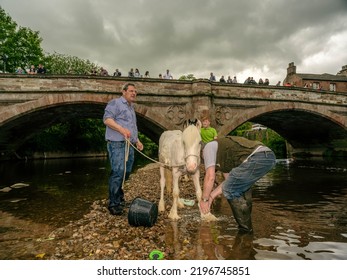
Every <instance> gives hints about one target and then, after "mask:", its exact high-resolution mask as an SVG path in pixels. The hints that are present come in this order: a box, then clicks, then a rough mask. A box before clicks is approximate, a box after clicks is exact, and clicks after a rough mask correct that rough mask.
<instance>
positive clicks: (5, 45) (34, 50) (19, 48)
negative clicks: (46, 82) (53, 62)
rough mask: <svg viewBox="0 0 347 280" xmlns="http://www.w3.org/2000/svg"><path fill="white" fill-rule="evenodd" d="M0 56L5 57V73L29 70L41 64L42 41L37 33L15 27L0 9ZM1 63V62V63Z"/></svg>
mask: <svg viewBox="0 0 347 280" xmlns="http://www.w3.org/2000/svg"><path fill="white" fill-rule="evenodd" d="M0 30H1V33H0V34H1V35H0V54H1V56H3V55H6V56H7V61H6V63H5V67H4V68H6V72H10V73H11V72H15V70H16V68H17V67H22V68H23V69H26V68H29V66H30V65H31V64H33V65H38V64H39V63H41V62H42V59H43V51H42V48H41V42H42V39H41V37H40V36H39V32H38V31H32V30H31V29H30V28H26V27H17V24H16V23H15V22H14V21H12V19H11V17H10V16H9V15H7V14H6V13H5V11H4V10H3V9H2V8H1V7H0ZM2 63H3V61H2Z"/></svg>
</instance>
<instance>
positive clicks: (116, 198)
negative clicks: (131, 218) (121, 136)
mask: <svg viewBox="0 0 347 280" xmlns="http://www.w3.org/2000/svg"><path fill="white" fill-rule="evenodd" d="M125 148H126V142H125V141H120V142H112V141H108V142H107V151H108V155H109V159H110V164H111V174H110V178H109V182H108V183H109V208H110V207H115V206H119V205H120V203H121V202H122V201H124V192H123V189H122V183H123V177H124V168H126V173H125V180H127V179H128V178H129V176H130V173H131V171H132V168H133V164H134V148H133V147H132V146H130V148H129V156H128V161H127V162H126V164H125Z"/></svg>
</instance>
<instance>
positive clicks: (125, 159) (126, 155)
mask: <svg viewBox="0 0 347 280" xmlns="http://www.w3.org/2000/svg"><path fill="white" fill-rule="evenodd" d="M125 140H126V141H125V142H126V144H125V149H124V174H123V182H122V187H124V182H125V174H126V172H127V161H128V159H129V149H130V145H129V143H130V141H129V140H128V139H125ZM130 144H131V143H130Z"/></svg>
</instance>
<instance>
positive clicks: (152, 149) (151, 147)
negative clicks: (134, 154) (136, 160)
mask: <svg viewBox="0 0 347 280" xmlns="http://www.w3.org/2000/svg"><path fill="white" fill-rule="evenodd" d="M139 139H140V141H141V142H142V144H143V151H142V152H143V153H144V154H145V155H147V156H149V157H152V158H153V157H157V155H158V145H157V144H155V143H154V142H153V141H152V140H151V139H149V138H148V137H147V136H146V135H144V134H142V133H139Z"/></svg>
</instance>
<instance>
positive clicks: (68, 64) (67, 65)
mask: <svg viewBox="0 0 347 280" xmlns="http://www.w3.org/2000/svg"><path fill="white" fill-rule="evenodd" d="M44 65H45V68H46V69H49V73H51V74H77V75H84V74H89V73H90V72H91V71H92V70H93V69H96V70H97V71H99V70H100V69H99V67H98V66H97V65H95V64H94V63H92V62H90V61H89V60H84V59H81V58H78V57H76V56H70V55H64V54H58V53H56V52H55V53H54V54H47V55H46V56H45V61H44Z"/></svg>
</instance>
